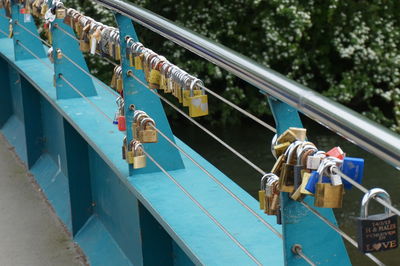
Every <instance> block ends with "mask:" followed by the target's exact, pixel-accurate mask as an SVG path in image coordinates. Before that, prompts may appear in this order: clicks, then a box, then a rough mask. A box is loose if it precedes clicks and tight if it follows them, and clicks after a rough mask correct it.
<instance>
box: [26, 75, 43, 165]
mask: <svg viewBox="0 0 400 266" xmlns="http://www.w3.org/2000/svg"><path fill="white" fill-rule="evenodd" d="M20 80H21V92H22V108H23V109H24V125H25V143H26V152H27V164H28V168H30V167H32V166H33V165H34V164H35V162H36V161H37V159H39V157H40V155H41V154H42V152H43V140H44V138H43V129H42V115H41V112H38V110H40V99H41V97H40V94H39V92H38V91H37V90H36V89H35V88H34V87H33V86H32V85H31V84H30V83H29V82H28V81H26V79H25V78H23V77H20Z"/></svg>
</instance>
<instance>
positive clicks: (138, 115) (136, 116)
mask: <svg viewBox="0 0 400 266" xmlns="http://www.w3.org/2000/svg"><path fill="white" fill-rule="evenodd" d="M147 117H149V116H148V115H147V114H146V112H144V111H141V110H135V112H134V113H133V121H132V136H133V138H134V139H135V140H139V127H140V121H141V120H142V119H144V118H147Z"/></svg>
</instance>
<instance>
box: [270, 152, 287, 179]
mask: <svg viewBox="0 0 400 266" xmlns="http://www.w3.org/2000/svg"><path fill="white" fill-rule="evenodd" d="M285 161H286V155H285V154H281V155H280V156H279V157H278V159H277V160H276V162H275V164H274V166H273V167H272V170H271V173H273V174H275V175H277V176H280V174H281V171H282V165H283V163H284V162H285Z"/></svg>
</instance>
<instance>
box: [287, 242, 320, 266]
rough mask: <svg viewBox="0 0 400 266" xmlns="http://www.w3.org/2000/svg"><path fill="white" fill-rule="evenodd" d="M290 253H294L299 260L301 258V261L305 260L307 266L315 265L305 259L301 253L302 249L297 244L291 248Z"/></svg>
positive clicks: (307, 258)
mask: <svg viewBox="0 0 400 266" xmlns="http://www.w3.org/2000/svg"><path fill="white" fill-rule="evenodd" d="M292 252H293V253H295V254H296V255H298V256H299V257H300V258H302V259H303V260H305V261H306V262H307V263H308V264H310V265H311V266H316V264H315V263H314V262H313V261H312V260H311V259H310V258H309V257H307V256H306V255H305V254H304V253H303V248H302V247H301V245H299V244H295V245H294V246H293V247H292Z"/></svg>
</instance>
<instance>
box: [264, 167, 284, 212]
mask: <svg viewBox="0 0 400 266" xmlns="http://www.w3.org/2000/svg"><path fill="white" fill-rule="evenodd" d="M278 187H279V177H278V176H276V175H274V174H272V173H271V174H268V176H267V181H266V185H265V197H264V198H265V206H264V207H265V208H264V213H266V214H268V215H275V214H276V211H277V210H278V209H279V194H280V191H279V188H278Z"/></svg>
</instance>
